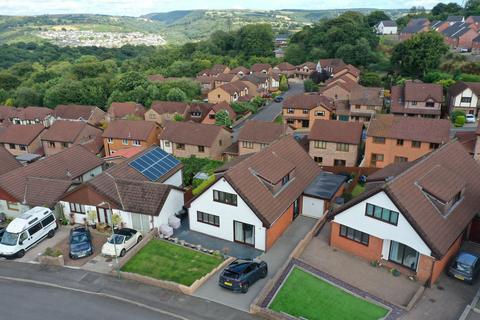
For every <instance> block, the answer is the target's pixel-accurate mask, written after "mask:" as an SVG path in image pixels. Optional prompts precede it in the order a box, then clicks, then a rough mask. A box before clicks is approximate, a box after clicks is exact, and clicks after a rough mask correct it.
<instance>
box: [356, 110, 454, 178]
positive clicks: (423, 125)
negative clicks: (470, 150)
mask: <svg viewBox="0 0 480 320" xmlns="http://www.w3.org/2000/svg"><path fill="white" fill-rule="evenodd" d="M449 140H450V122H449V121H448V120H441V119H425V118H416V117H401V116H394V115H390V114H389V115H377V116H376V117H375V119H372V121H371V123H370V126H369V127H368V130H367V141H366V144H365V158H364V160H363V166H364V167H377V168H384V167H385V166H387V165H389V164H391V163H398V162H407V161H413V160H416V159H418V158H420V157H422V156H423V155H425V154H427V153H429V152H431V151H432V150H434V149H436V148H438V147H439V146H440V145H442V144H444V143H446V142H448V141H449Z"/></svg>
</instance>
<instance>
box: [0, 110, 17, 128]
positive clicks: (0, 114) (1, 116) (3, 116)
mask: <svg viewBox="0 0 480 320" xmlns="http://www.w3.org/2000/svg"><path fill="white" fill-rule="evenodd" d="M15 110H16V108H14V107H7V106H0V120H2V121H1V122H2V125H8V123H9V119H10V118H11V117H12V116H13V114H14V113H15Z"/></svg>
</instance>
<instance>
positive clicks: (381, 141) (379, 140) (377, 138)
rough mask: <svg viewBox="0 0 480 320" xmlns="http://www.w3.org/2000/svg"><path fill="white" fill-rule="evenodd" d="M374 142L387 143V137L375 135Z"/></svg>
mask: <svg viewBox="0 0 480 320" xmlns="http://www.w3.org/2000/svg"><path fill="white" fill-rule="evenodd" d="M373 143H376V144H385V137H373Z"/></svg>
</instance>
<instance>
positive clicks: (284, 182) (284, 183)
mask: <svg viewBox="0 0 480 320" xmlns="http://www.w3.org/2000/svg"><path fill="white" fill-rule="evenodd" d="M288 181H290V175H289V174H287V175H286V176H285V177H283V178H282V186H284V185H286V184H287V183H288Z"/></svg>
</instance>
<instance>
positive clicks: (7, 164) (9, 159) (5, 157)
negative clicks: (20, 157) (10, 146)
mask: <svg viewBox="0 0 480 320" xmlns="http://www.w3.org/2000/svg"><path fill="white" fill-rule="evenodd" d="M0 163H1V164H2V165H0V176H1V175H2V174H4V173H7V172H10V171H12V170H15V169H17V168H20V167H22V164H21V163H20V162H18V161H17V159H15V157H14V156H13V155H12V154H11V153H10V152H8V151H7V149H5V148H4V147H1V146H0Z"/></svg>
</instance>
